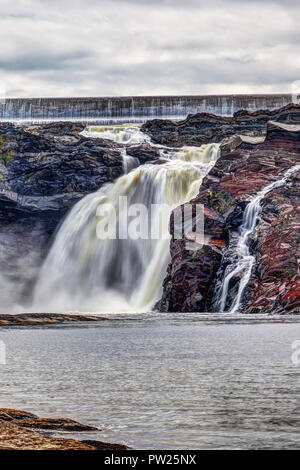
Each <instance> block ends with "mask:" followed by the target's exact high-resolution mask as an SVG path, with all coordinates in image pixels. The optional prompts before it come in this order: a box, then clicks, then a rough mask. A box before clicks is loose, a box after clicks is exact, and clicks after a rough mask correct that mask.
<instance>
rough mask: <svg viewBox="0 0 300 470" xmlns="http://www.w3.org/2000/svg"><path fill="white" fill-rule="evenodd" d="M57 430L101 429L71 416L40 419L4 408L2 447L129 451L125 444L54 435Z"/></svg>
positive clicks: (0, 422) (0, 428)
mask: <svg viewBox="0 0 300 470" xmlns="http://www.w3.org/2000/svg"><path fill="white" fill-rule="evenodd" d="M50 431H51V433H53V432H54V433H55V432H62V431H63V432H73V433H74V432H75V433H80V432H84V433H88V432H95V431H99V429H97V428H95V427H93V426H88V425H84V424H81V423H78V422H77V421H74V420H72V419H68V418H40V417H38V416H37V415H35V414H32V413H28V412H27V411H20V410H14V409H9V408H0V450H127V449H129V448H128V447H126V446H125V445H122V444H112V443H108V442H102V441H97V440H92V439H91V440H82V441H80V440H77V439H68V438H59V437H54V436H50V435H46V432H47V433H49V432H50Z"/></svg>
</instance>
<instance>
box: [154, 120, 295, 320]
mask: <svg viewBox="0 0 300 470" xmlns="http://www.w3.org/2000/svg"><path fill="white" fill-rule="evenodd" d="M299 163H300V125H298V126H297V125H286V124H284V125H282V124H278V123H276V122H272V121H271V122H269V123H268V126H267V135H266V138H265V140H264V142H260V141H259V140H258V141H256V142H249V140H248V139H247V138H246V139H243V138H241V142H240V143H239V145H238V146H237V147H236V149H235V150H233V151H232V152H230V151H228V149H227V151H225V152H223V153H222V155H221V158H220V159H219V160H218V161H217V163H216V165H215V167H214V168H213V169H212V170H211V171H210V173H209V174H208V176H207V177H206V178H205V179H204V181H203V183H202V186H201V188H200V192H199V194H198V196H197V197H196V198H195V199H194V200H193V201H192V202H195V203H198V204H203V205H204V208H205V219H204V220H205V222H204V223H205V239H204V246H203V248H202V249H199V250H196V251H188V250H186V249H185V242H184V241H182V240H174V239H172V241H171V247H170V251H171V263H170V265H169V268H168V273H167V276H166V278H165V281H164V292H163V297H162V299H161V301H160V302H159V303H158V305H157V307H158V308H159V309H160V310H162V311H191V312H193V311H213V308H214V307H213V293H214V289H215V287H216V282H217V279H218V276H217V273H218V271H219V272H220V270H221V271H222V270H224V269H225V267H226V265H227V264H228V263H232V259H233V256H234V254H233V253H230V251H228V249H227V247H228V241H229V240H230V239H231V238H232V237H235V236H236V235H237V230H238V228H239V226H240V224H241V222H242V217H243V212H244V210H245V207H246V205H247V203H248V201H249V200H250V198H251V197H252V196H254V195H255V194H256V193H257V192H258V191H259V190H261V189H262V188H264V187H265V186H267V185H268V184H269V183H271V182H273V181H274V180H275V179H276V178H280V175H281V174H282V173H283V172H284V170H287V169H288V168H291V167H293V166H295V165H297V164H299ZM299 177H300V172H297V173H294V174H293V175H292V176H291V177H290V178H289V180H288V182H287V184H286V185H285V186H283V187H280V188H277V189H275V190H273V191H272V192H270V193H269V194H267V195H266V197H265V198H264V199H263V201H262V204H261V206H262V212H261V218H260V221H259V224H258V226H257V228H256V231H255V233H254V234H253V236H252V239H251V252H252V254H254V255H255V258H256V265H255V269H254V270H253V272H252V275H251V279H250V282H249V284H248V286H247V289H246V291H245V296H244V301H243V304H242V309H241V310H242V312H249V313H265V312H273V313H300V278H299V258H300V253H299V226H300V197H299V194H300V191H299ZM171 232H172V218H171ZM235 281H237V280H235ZM235 292H236V285H235V282H233V283H232V286H230V289H229V295H231V296H233V295H234V293H235Z"/></svg>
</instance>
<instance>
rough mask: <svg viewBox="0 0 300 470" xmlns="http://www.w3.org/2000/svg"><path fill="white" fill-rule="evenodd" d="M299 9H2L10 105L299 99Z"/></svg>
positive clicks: (150, 1) (269, 0)
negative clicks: (40, 100)
mask: <svg viewBox="0 0 300 470" xmlns="http://www.w3.org/2000/svg"><path fill="white" fill-rule="evenodd" d="M299 24H300V2H299V0H257V1H256V0H254V1H253V0H252V1H250V0H249V1H245V0H210V1H207V0H169V1H168V0H14V1H12V0H0V48H1V54H0V74H1V75H0V81H1V83H0V87H1V84H2V87H5V88H6V94H7V96H20V97H39V96H70V95H72V96H105V95H106V96H118V95H154V94H156V95H157V94H206V93H267V92H290V91H291V84H292V83H293V82H294V81H295V80H300V54H299V44H300V28H299Z"/></svg>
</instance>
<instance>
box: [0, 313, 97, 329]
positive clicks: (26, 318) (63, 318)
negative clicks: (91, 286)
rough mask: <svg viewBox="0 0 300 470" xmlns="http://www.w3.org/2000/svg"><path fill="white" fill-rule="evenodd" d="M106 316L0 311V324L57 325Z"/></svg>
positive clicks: (94, 319)
mask: <svg viewBox="0 0 300 470" xmlns="http://www.w3.org/2000/svg"><path fill="white" fill-rule="evenodd" d="M103 320H106V318H103V317H99V316H96V315H80V314H67V313H20V314H15V315H13V314H4V313H0V326H32V325H37V326H38V325H57V324H61V323H80V322H97V321H103Z"/></svg>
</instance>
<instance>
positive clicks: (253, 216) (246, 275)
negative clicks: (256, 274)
mask: <svg viewBox="0 0 300 470" xmlns="http://www.w3.org/2000/svg"><path fill="white" fill-rule="evenodd" d="M299 170H300V165H296V166H293V167H292V168H290V169H289V170H287V171H285V173H284V174H283V176H282V178H280V179H279V180H277V181H274V182H273V183H271V184H269V185H268V186H266V187H265V188H263V189H262V190H261V191H259V193H258V194H257V195H256V196H255V197H254V198H253V199H252V200H251V201H250V202H249V204H248V205H247V207H246V209H245V212H244V216H243V222H242V225H241V227H240V230H239V236H238V240H237V244H236V247H235V253H236V255H237V259H236V261H235V262H234V263H233V265H230V266H228V268H227V269H226V270H225V274H224V279H223V282H222V287H221V289H220V293H219V296H218V299H217V301H216V303H215V304H216V306H217V308H218V310H219V311H220V312H224V311H225V309H226V304H227V297H228V291H229V285H230V281H231V280H232V279H233V278H234V277H236V276H241V278H240V281H239V286H238V292H237V295H236V297H235V298H234V300H233V302H232V304H231V305H230V307H229V308H228V312H229V313H235V312H237V311H238V310H239V308H240V306H241V302H242V297H243V294H244V291H245V288H246V286H247V285H248V283H249V280H250V277H251V273H252V269H253V266H254V263H255V257H254V256H252V255H251V254H250V249H249V237H250V235H251V234H252V233H253V231H254V229H255V227H256V224H257V221H258V217H259V214H260V212H261V205H260V203H261V201H262V200H263V199H264V197H265V196H266V195H267V194H268V193H269V192H270V191H273V190H274V189H276V188H279V187H280V186H283V185H284V184H285V183H286V181H287V179H288V178H289V177H290V176H291V175H292V174H293V173H296V172H297V171H299Z"/></svg>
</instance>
